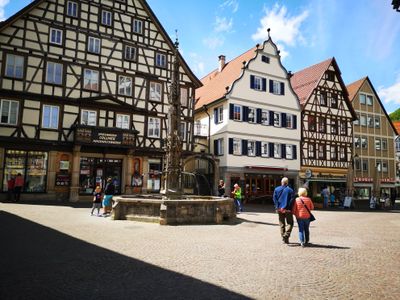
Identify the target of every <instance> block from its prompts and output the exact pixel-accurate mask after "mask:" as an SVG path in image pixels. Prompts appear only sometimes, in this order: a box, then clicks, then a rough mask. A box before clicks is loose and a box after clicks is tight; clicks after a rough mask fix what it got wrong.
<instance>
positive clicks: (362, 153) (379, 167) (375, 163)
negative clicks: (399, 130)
mask: <svg viewBox="0 0 400 300" xmlns="http://www.w3.org/2000/svg"><path fill="white" fill-rule="evenodd" d="M347 90H348V91H349V98H350V101H351V102H352V104H353V107H354V110H355V111H356V113H357V120H356V121H354V122H353V134H354V144H353V153H354V189H355V197H356V198H357V199H366V200H368V199H370V197H371V195H372V194H375V195H376V196H381V195H383V194H384V193H387V194H388V195H390V193H391V192H392V190H393V189H394V188H395V184H396V157H395V136H396V130H395V128H394V126H393V124H392V122H391V120H390V118H389V116H388V114H387V113H386V110H385V108H384V107H383V105H382V102H381V101H380V99H379V96H378V94H377V93H376V91H375V89H374V87H373V85H372V83H371V81H370V79H369V78H368V77H365V78H362V79H360V80H357V81H355V82H353V83H351V84H349V85H348V86H347Z"/></svg>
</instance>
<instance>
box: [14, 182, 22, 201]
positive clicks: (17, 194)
mask: <svg viewBox="0 0 400 300" xmlns="http://www.w3.org/2000/svg"><path fill="white" fill-rule="evenodd" d="M21 190H22V186H16V187H14V201H15V202H18V201H19V199H20V198H21Z"/></svg>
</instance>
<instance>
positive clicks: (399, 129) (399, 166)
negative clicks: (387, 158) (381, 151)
mask: <svg viewBox="0 0 400 300" xmlns="http://www.w3.org/2000/svg"><path fill="white" fill-rule="evenodd" d="M392 123H393V125H394V127H395V128H396V138H395V144H396V191H397V197H400V121H393V122H392Z"/></svg>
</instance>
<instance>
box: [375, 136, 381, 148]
mask: <svg viewBox="0 0 400 300" xmlns="http://www.w3.org/2000/svg"><path fill="white" fill-rule="evenodd" d="M375 150H381V140H380V139H375Z"/></svg>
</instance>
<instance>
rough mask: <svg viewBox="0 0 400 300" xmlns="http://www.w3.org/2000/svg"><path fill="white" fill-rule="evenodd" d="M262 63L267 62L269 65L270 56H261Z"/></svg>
mask: <svg viewBox="0 0 400 300" xmlns="http://www.w3.org/2000/svg"><path fill="white" fill-rule="evenodd" d="M261 61H262V62H265V63H267V64H269V57H268V56H265V55H262V56H261Z"/></svg>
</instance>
